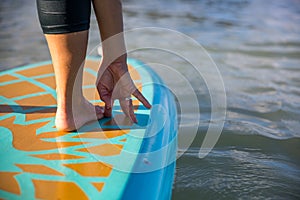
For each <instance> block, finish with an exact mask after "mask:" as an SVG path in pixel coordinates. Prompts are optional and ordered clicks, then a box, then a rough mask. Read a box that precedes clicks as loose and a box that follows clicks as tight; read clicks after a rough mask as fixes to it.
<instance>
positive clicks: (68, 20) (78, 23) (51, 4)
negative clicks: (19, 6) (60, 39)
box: [36, 0, 91, 34]
mask: <svg viewBox="0 0 300 200" xmlns="http://www.w3.org/2000/svg"><path fill="white" fill-rule="evenodd" d="M36 1H37V10H38V16H39V20H40V24H41V27H42V29H43V32H44V33H45V34H59V33H72V32H77V31H84V30H88V29H89V27H90V16H91V0H36Z"/></svg>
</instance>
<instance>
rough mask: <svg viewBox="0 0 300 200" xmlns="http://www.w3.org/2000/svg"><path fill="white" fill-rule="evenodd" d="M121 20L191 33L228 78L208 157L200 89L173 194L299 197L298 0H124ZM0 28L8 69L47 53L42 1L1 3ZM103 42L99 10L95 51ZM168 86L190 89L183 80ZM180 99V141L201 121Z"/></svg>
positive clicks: (0, 63) (1, 65)
mask: <svg viewBox="0 0 300 200" xmlns="http://www.w3.org/2000/svg"><path fill="white" fill-rule="evenodd" d="M124 19H125V27H126V29H131V28H137V27H144V26H158V27H165V28H170V29H174V30H177V31H180V32H182V33H184V34H187V35H188V36H190V37H192V38H193V39H195V40H196V41H197V42H199V43H200V44H201V45H203V46H204V48H205V49H206V50H207V51H208V52H209V54H210V56H211V57H212V58H213V59H214V61H215V63H216V64H217V66H218V68H219V70H220V72H221V75H222V78H223V80H224V84H225V88H226V94H227V106H228V107H227V116H226V120H225V126H224V129H223V132H222V135H221V137H220V139H219V141H218V143H217V145H216V146H215V148H214V149H213V151H212V152H211V153H210V154H209V155H208V156H206V157H205V158H204V159H199V158H198V151H199V149H200V146H201V144H202V141H203V137H204V135H205V131H206V130H207V126H208V124H209V120H210V116H211V115H210V100H209V96H208V93H207V90H206V89H205V84H203V83H201V84H200V88H199V89H198V90H196V91H197V97H198V98H199V99H200V109H201V118H200V125H199V127H196V128H198V134H197V137H196V138H195V140H194V142H193V143H192V145H191V146H190V148H189V149H188V150H187V151H186V152H185V153H184V154H183V156H181V157H180V158H179V159H178V161H177V172H176V179H175V184H174V190H173V199H176V200H177V199H187V198H188V199H300V133H299V129H300V123H299V122H300V78H299V77H300V2H299V1H297V0H294V1H293V0H285V1H279V0H278V1H268V0H267V1H260V0H252V1H250V0H249V1H247V0H244V1H243V0H230V1H209V0H204V1H196V0H186V1H184V0H181V1H180V0H165V1H159V0H153V1H140V0H139V1H138V0H126V1H124ZM0 30H1V32H0V69H1V70H3V69H8V68H11V67H16V66H20V65H24V64H28V63H33V62H37V61H43V60H48V59H50V56H49V53H48V49H47V46H46V43H45V39H44V38H43V35H42V33H41V30H40V28H39V25H38V20H37V17H36V10H35V1H33V0H31V1H28V2H26V4H24V2H23V1H21V0H14V1H8V0H2V1H1V3H0ZM149 37H150V38H151V37H152V38H153V40H157V39H158V40H161V42H162V43H163V42H165V41H164V40H163V39H161V38H159V36H155V35H151V34H148V35H147V34H146V35H140V36H139V37H137V38H136V41H134V42H130V41H129V45H135V43H138V41H143V40H146V39H147V40H148V38H149ZM98 42H99V34H98V30H97V26H96V20H95V17H94V16H92V20H91V30H90V42H89V51H91V50H92V49H93V48H94V47H95V46H96V45H97V44H98ZM149 42H150V43H151V41H149ZM170 45H172V44H170ZM177 45H179V46H178V48H181V49H185V50H186V51H187V52H188V51H189V47H188V46H184V44H182V45H181V46H180V43H179V44H177ZM141 54H142V53H137V55H136V56H137V57H142V56H141ZM145 55H148V56H149V59H152V58H151V54H145ZM163 55H164V54H161V57H159V59H160V60H164V58H165V57H164V56H163ZM152 56H153V55H152ZM153 57H154V56H153ZM153 59H154V58H153ZM156 59H157V60H159V59H158V58H157V57H156ZM162 62H164V63H168V64H169V66H176V69H177V70H178V71H182V73H185V74H187V76H189V75H190V81H191V82H195V83H197V84H198V82H197V81H201V80H197V78H195V77H193V73H192V71H189V69H190V68H188V67H184V65H183V62H182V61H178V58H176V57H175V58H172V57H171V59H167V60H164V61H162ZM169 84H171V86H172V87H176V88H179V89H180V88H183V89H184V87H185V85H184V84H181V83H179V82H176V80H174V81H173V82H172V83H169ZM182 95H183V96H185V97H186V102H185V103H183V104H182V105H181V106H184V107H185V108H187V109H190V113H189V114H188V115H183V116H181V121H182V122H183V124H182V125H183V128H182V129H181V132H180V135H181V137H182V136H184V135H185V134H189V131H192V129H193V128H194V127H193V126H195V125H194V124H197V123H195V122H197V121H199V120H198V119H197V118H195V116H196V114H197V113H195V112H194V110H193V108H189V107H190V106H191V105H190V104H189V101H190V94H188V93H187V92H185V91H182ZM181 150H182V149H180V151H181Z"/></svg>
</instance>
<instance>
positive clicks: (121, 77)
mask: <svg viewBox="0 0 300 200" xmlns="http://www.w3.org/2000/svg"><path fill="white" fill-rule="evenodd" d="M97 90H98V92H99V95H100V99H101V100H102V101H104V103H105V109H104V116H105V117H111V113H112V107H113V102H114V100H115V99H119V102H120V105H121V108H122V110H123V112H124V113H125V115H126V116H128V117H129V118H130V119H131V121H132V122H134V123H137V119H136V116H135V114H134V109H133V105H132V100H131V98H130V97H131V95H133V96H135V97H136V98H137V99H138V100H139V101H140V102H141V103H142V104H143V105H144V106H145V107H146V108H148V109H150V108H151V105H150V103H149V102H148V101H147V99H146V98H145V97H144V96H143V95H142V93H141V92H140V91H139V90H138V89H137V88H136V86H135V85H134V83H133V81H132V79H131V77H130V74H129V72H128V67H127V64H126V63H125V62H113V63H111V64H110V65H109V66H108V67H107V68H106V69H105V70H104V72H103V74H102V76H101V77H100V79H99V81H98V84H97Z"/></svg>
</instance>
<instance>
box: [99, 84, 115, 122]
mask: <svg viewBox="0 0 300 200" xmlns="http://www.w3.org/2000/svg"><path fill="white" fill-rule="evenodd" d="M97 90H98V93H99V96H100V99H101V100H102V101H103V102H104V103H105V106H104V116H105V117H111V115H112V106H113V105H112V98H111V94H110V92H109V91H108V89H107V88H106V87H105V86H104V85H102V84H99V85H98V87H97Z"/></svg>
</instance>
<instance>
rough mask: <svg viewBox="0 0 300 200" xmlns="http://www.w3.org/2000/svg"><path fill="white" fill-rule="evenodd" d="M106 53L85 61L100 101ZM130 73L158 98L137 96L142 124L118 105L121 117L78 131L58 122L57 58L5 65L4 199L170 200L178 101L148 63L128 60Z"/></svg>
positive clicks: (1, 76)
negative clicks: (7, 67)
mask: <svg viewBox="0 0 300 200" xmlns="http://www.w3.org/2000/svg"><path fill="white" fill-rule="evenodd" d="M99 62H100V58H96V57H95V58H89V59H87V61H86V63H85V69H84V82H83V85H84V86H83V91H84V94H85V97H86V98H87V99H88V100H90V101H91V102H92V103H94V104H98V105H102V106H103V105H104V104H103V102H101V101H100V100H99V96H98V94H97V92H96V88H95V80H96V75H97V70H98V66H99ZM128 64H129V71H130V74H131V76H132V78H133V80H134V82H135V84H136V85H137V87H138V88H139V89H140V90H141V92H142V93H143V94H144V96H145V97H146V98H147V99H148V100H149V102H150V103H151V104H152V106H153V107H152V109H151V110H148V109H146V108H145V107H144V106H143V105H142V104H140V103H139V101H138V100H136V99H133V103H134V106H135V108H136V110H135V113H136V115H137V119H138V124H132V123H131V122H130V121H129V120H128V119H127V118H126V117H125V116H124V114H123V113H122V111H121V109H120V106H119V105H118V104H117V102H116V104H115V106H114V108H113V117H112V118H104V119H101V120H99V121H95V122H91V123H89V124H87V125H85V126H83V127H82V128H80V129H79V130H77V131H74V132H58V131H57V130H56V128H55V125H54V117H55V111H56V93H55V87H56V86H55V81H54V73H53V68H52V65H51V62H50V61H48V62H41V63H37V64H30V65H26V66H23V67H18V68H14V69H10V70H6V71H2V72H0V160H1V164H0V199H22V200H24V199H108V200H110V199H112V200H113V199H130V200H131V199H170V198H171V191H172V184H173V179H174V171H175V160H176V148H177V138H176V135H177V114H176V106H175V101H174V98H173V96H172V95H171V93H170V92H169V90H168V89H167V88H166V87H165V86H164V84H163V82H162V80H161V79H160V77H159V76H158V75H157V74H156V73H155V72H154V71H153V70H151V68H149V67H148V66H146V65H144V64H143V63H142V62H140V61H138V60H135V59H128Z"/></svg>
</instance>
